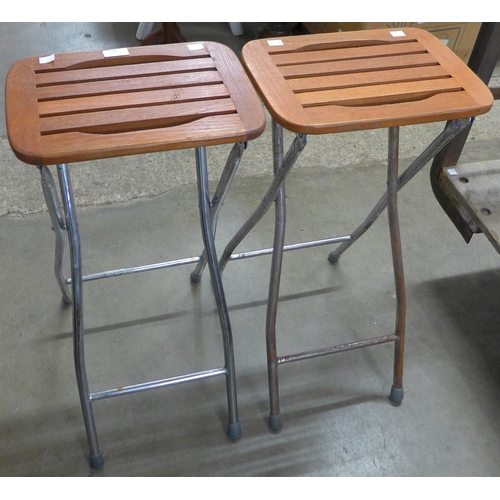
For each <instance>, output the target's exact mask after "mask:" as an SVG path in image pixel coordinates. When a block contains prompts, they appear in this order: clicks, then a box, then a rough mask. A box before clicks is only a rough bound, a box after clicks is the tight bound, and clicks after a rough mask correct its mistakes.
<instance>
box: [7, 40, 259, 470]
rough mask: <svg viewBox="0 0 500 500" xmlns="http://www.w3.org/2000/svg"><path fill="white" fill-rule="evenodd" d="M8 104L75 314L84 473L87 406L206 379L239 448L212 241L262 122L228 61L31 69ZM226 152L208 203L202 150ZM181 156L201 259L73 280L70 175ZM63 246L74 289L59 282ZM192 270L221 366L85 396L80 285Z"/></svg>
mask: <svg viewBox="0 0 500 500" xmlns="http://www.w3.org/2000/svg"><path fill="white" fill-rule="evenodd" d="M5 96H6V119H7V132H8V137H9V141H10V144H11V146H12V149H13V151H14V153H15V154H16V156H17V157H18V158H19V159H20V160H22V161H23V162H25V163H28V164H32V165H38V166H39V168H40V172H41V174H42V187H43V191H44V194H45V199H46V203H47V207H48V209H49V213H50V216H51V220H52V225H53V227H54V230H55V234H56V264H55V270H56V278H57V280H58V283H59V286H60V288H61V291H62V294H63V300H64V302H65V303H70V302H72V303H73V333H74V350H75V352H74V354H75V368H76V375H77V383H78V389H79V393H80V401H81V406H82V411H83V417H84V422H85V427H86V431H87V439H88V443H89V449H90V465H91V467H93V468H99V467H101V466H102V465H103V460H104V459H103V455H102V453H101V450H100V447H99V443H98V440H97V430H96V426H95V422H94V416H93V410H92V403H93V402H94V401H98V400H101V399H105V398H110V397H115V396H120V395H125V394H130V393H134V392H139V391H146V390H150V389H156V388H160V387H167V386H170V385H175V384H180V383H184V382H190V381H196V380H201V379H206V378H211V377H215V376H221V375H222V376H225V377H226V380H227V383H226V387H227V400H228V414H229V418H228V420H229V423H228V434H229V437H230V438H232V439H237V438H238V437H239V436H240V435H241V428H240V423H239V419H238V410H237V402H236V385H235V370H234V353H233V344H232V332H231V325H230V321H229V315H228V312H227V306H226V301H225V296H224V290H223V287H222V281H221V277H220V272H219V268H218V265H217V256H216V252H215V245H214V234H213V233H214V230H215V225H216V219H217V214H218V211H219V209H220V207H221V205H222V203H223V201H224V196H225V194H226V192H227V190H228V188H229V184H230V182H231V180H232V178H233V176H234V174H235V171H236V168H237V166H238V164H239V161H240V159H241V155H242V153H243V149H244V143H245V142H246V141H248V140H251V139H254V138H255V137H257V136H259V135H260V134H261V133H262V131H263V130H264V127H265V117H264V112H263V109H262V105H261V102H260V100H259V99H258V97H257V94H256V92H255V90H254V89H253V87H252V84H251V83H250V81H249V79H248V77H247V75H246V73H245V71H244V69H243V67H242V66H241V64H240V62H239V60H238V58H237V57H236V55H235V54H234V53H233V52H232V51H231V50H230V49H229V48H227V47H225V46H223V45H220V44H217V43H213V42H201V43H193V44H190V43H180V44H173V45H162V46H146V47H132V48H129V49H119V50H111V51H92V52H82V53H74V54H57V55H55V56H54V57H48V58H45V57H43V58H38V57H31V58H28V59H24V60H21V61H18V62H17V63H15V64H14V65H13V66H12V67H11V68H10V70H9V72H8V75H7V81H6V93H5ZM229 143H234V144H235V145H234V146H233V149H232V151H231V153H230V155H229V158H228V162H227V163H226V167H225V168H224V170H223V173H222V176H221V179H220V182H219V185H218V187H217V189H216V192H215V195H214V197H213V199H212V201H210V196H209V190H208V174H207V159H206V147H207V146H212V145H217V144H229ZM185 148H194V149H195V152H196V154H195V158H196V166H197V176H198V204H199V207H200V219H201V227H202V236H203V242H204V251H203V253H202V255H201V256H200V257H198V258H187V259H180V260H176V261H170V262H163V263H158V264H151V265H142V266H137V267H134V268H127V269H117V270H113V271H106V272H101V273H96V274H93V275H87V276H82V262H81V261H82V259H81V251H80V237H79V232H78V224H77V221H76V215H75V204H74V198H73V193H72V188H71V183H70V176H69V169H68V164H69V163H72V162H79V161H84V160H96V159H103V158H110V157H116V156H125V155H133V154H143V153H153V152H159V151H167V150H175V149H185ZM52 164H57V172H58V176H59V184H60V187H61V195H62V204H63V208H64V213H63V211H62V209H61V207H60V203H59V199H58V196H57V190H56V187H55V183H54V181H53V178H52V175H51V173H50V170H49V169H48V167H47V165H52ZM193 201H194V200H193ZM68 237H69V248H70V254H71V280H69V279H67V278H66V277H65V275H64V269H65V266H64V256H65V251H66V244H67V242H68ZM193 262H198V263H199V265H202V266H204V264H205V263H207V264H208V267H209V269H210V274H211V277H212V285H213V290H214V295H215V300H216V303H217V307H218V312H219V318H220V323H221V329H222V335H223V340H224V342H223V345H224V366H223V367H220V368H215V369H211V370H204V371H201V372H197V373H190V374H187V375H179V376H175V377H168V378H164V379H160V380H155V381H151V382H141V383H139V384H136V385H132V386H127V387H118V388H116V389H110V390H105V391H100V392H90V390H89V387H88V382H87V375H86V369H85V360H84V349H83V345H84V335H83V334H84V331H83V300H82V283H83V282H84V281H86V280H93V279H101V278H108V277H113V276H121V275H123V274H131V273H135V272H144V271H150V270H154V269H161V268H167V267H171V266H174V265H182V264H188V263H193ZM69 283H71V290H70V289H69V287H68V284H69Z"/></svg>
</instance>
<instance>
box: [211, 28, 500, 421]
mask: <svg viewBox="0 0 500 500" xmlns="http://www.w3.org/2000/svg"><path fill="white" fill-rule="evenodd" d="M242 59H243V64H244V66H245V68H246V69H247V71H248V74H249V76H250V79H251V80H252V82H253V83H254V85H255V87H256V88H257V90H258V92H259V94H260V96H261V98H262V99H263V101H264V103H265V105H266V107H267V109H268V110H269V113H270V114H271V116H272V118H273V158H274V172H275V176H274V179H273V181H272V183H271V185H270V187H269V189H268V191H267V193H266V194H265V195H264V197H263V199H262V202H261V203H260V205H259V206H258V208H257V209H256V211H255V212H254V213H253V215H252V216H251V217H250V218H249V219H248V221H247V223H245V224H244V225H243V226H242V228H241V229H240V230H239V231H238V232H237V233H236V235H235V236H234V237H233V239H232V240H231V241H230V243H229V244H228V245H227V247H226V249H225V250H224V252H223V254H222V256H221V260H220V267H221V269H223V268H224V266H225V265H226V263H227V261H228V260H229V259H230V256H231V255H232V253H233V251H234V249H235V248H236V247H237V246H238V245H239V244H240V242H241V241H242V240H243V239H244V238H245V236H246V235H247V234H248V232H249V231H250V230H251V229H252V228H253V227H254V226H255V224H257V222H258V221H259V220H260V219H261V217H262V216H263V215H264V214H265V213H266V211H267V210H268V209H269V207H270V206H271V204H272V203H273V202H274V201H275V210H276V215H275V236H274V246H273V250H272V253H273V258H272V267H271V278H270V286H269V299H268V309H267V321H266V341H267V358H268V377H269V393H270V420H269V425H270V427H271V429H273V430H275V431H278V430H280V429H281V426H282V420H281V416H280V407H279V392H278V366H279V365H281V364H284V363H289V362H294V361H300V360H304V359H310V358H314V357H317V356H323V355H327V354H333V353H337V352H342V351H346V350H350V349H356V348H360V347H365V346H370V345H376V344H382V343H386V342H394V343H395V358H394V379H393V385H392V390H391V396H390V398H391V400H392V401H393V402H395V403H398V404H399V403H400V402H401V401H402V399H403V384H402V377H403V352H404V330H405V311H406V298H405V284H404V274H403V262H402V253H401V241H400V231H399V223H398V213H397V192H398V190H399V189H401V188H402V187H403V186H404V185H405V184H406V183H407V182H408V181H409V180H410V179H411V178H412V177H413V176H414V175H415V174H416V173H417V172H418V171H419V170H420V169H421V168H422V167H423V166H424V165H425V164H426V163H427V162H428V161H429V160H430V159H431V158H432V157H433V156H434V155H435V154H436V153H437V152H438V151H440V150H441V149H442V148H443V147H444V146H445V145H446V144H447V143H448V142H449V141H450V140H451V139H452V138H453V137H454V136H455V135H456V134H457V133H458V132H459V131H460V130H462V129H463V128H464V127H465V126H466V125H467V124H468V123H469V122H470V118H471V117H473V116H475V115H479V114H481V113H486V112H487V111H488V110H489V109H490V108H491V106H492V103H493V99H492V95H491V92H490V91H489V90H488V88H487V87H486V85H484V84H483V82H482V81H481V80H480V79H479V78H478V77H477V76H476V75H475V74H474V73H473V72H472V71H471V70H470V69H469V68H467V66H466V65H465V64H464V63H463V62H462V61H461V60H460V59H459V58H458V57H457V56H456V55H455V54H453V52H452V51H451V50H449V49H448V48H447V47H445V46H444V45H443V43H442V42H441V41H439V40H438V39H437V38H435V37H434V36H433V35H431V34H429V33H427V32H426V31H423V30H419V29H403V30H370V31H360V32H344V33H325V34H319V35H303V36H295V37H285V38H283V39H277V38H275V39H262V40H255V41H251V42H249V43H247V44H246V45H245V47H244V48H243V52H242ZM436 121H448V123H447V125H446V127H445V129H444V131H443V132H442V133H441V134H440V135H439V136H438V137H437V138H436V139H435V141H433V143H432V144H431V145H429V147H428V148H426V150H425V151H424V152H423V153H422V154H421V155H420V156H419V157H418V158H417V159H416V160H415V161H414V162H413V163H412V165H410V166H409V167H408V169H407V170H406V171H405V172H404V173H403V174H401V176H399V178H398V145H399V127H400V126H403V125H414V124H425V123H429V122H436ZM283 128H286V129H288V130H290V131H292V132H294V133H295V134H296V138H295V140H294V141H293V143H292V145H291V147H290V149H289V151H288V153H287V155H286V156H285V157H284V155H283ZM375 128H388V129H389V155H388V174H387V182H388V189H387V192H386V193H384V195H383V196H382V198H381V199H380V201H379V202H378V203H377V205H376V206H375V207H374V208H373V210H372V211H371V212H370V214H369V215H368V216H367V218H366V219H365V220H364V221H363V222H362V224H361V225H360V226H359V227H358V228H357V229H356V230H355V231H353V232H352V233H351V234H349V235H346V236H339V237H332V238H327V239H322V240H317V241H310V242H305V243H297V244H293V245H287V246H284V231H285V195H284V180H285V178H286V176H287V174H288V172H289V171H290V169H291V168H292V166H293V165H294V163H295V162H296V160H297V158H298V156H299V155H300V152H301V151H302V149H303V148H304V147H305V145H306V137H307V134H331V133H337V132H351V131H358V130H366V129H375ZM386 206H387V207H388V215H389V225H390V239H391V248H392V257H393V266H394V275H395V286H396V297H397V307H396V326H395V330H394V333H392V332H389V333H388V334H387V335H384V336H381V337H376V338H371V339H367V340H363V341H356V342H351V343H346V344H341V345H334V346H330V347H326V348H323V349H316V350H311V351H306V352H301V353H295V354H288V355H278V353H277V346H276V317H277V309H278V297H279V283H280V275H281V263H282V255H283V251H286V250H295V249H298V248H308V247H312V246H317V245H325V244H333V243H341V245H340V246H339V247H338V248H337V249H336V250H334V251H332V252H331V253H330V255H329V260H330V262H332V263H335V262H337V261H338V259H339V258H340V255H341V254H342V253H343V252H344V251H345V250H346V249H347V248H349V246H350V245H352V244H353V243H354V242H355V241H356V240H357V239H358V238H359V237H360V236H361V235H362V234H364V232H365V231H367V230H368V228H369V227H371V225H372V224H373V223H374V222H375V220H376V219H377V218H378V216H379V215H380V214H381V213H382V211H383V210H384V209H385V207H386ZM257 254H259V253H258V252H256V255H257Z"/></svg>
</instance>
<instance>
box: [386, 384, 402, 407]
mask: <svg viewBox="0 0 500 500" xmlns="http://www.w3.org/2000/svg"><path fill="white" fill-rule="evenodd" d="M403 397H404V393H403V388H402V387H401V389H396V388H395V387H392V388H391V395H390V396H389V399H390V400H391V401H392V402H393V403H394V404H395V405H397V406H399V405H400V404H401V401H403Z"/></svg>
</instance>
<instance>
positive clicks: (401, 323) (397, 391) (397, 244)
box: [387, 127, 406, 404]
mask: <svg viewBox="0 0 500 500" xmlns="http://www.w3.org/2000/svg"><path fill="white" fill-rule="evenodd" d="M398 150H399V127H391V128H390V129H389V162H388V163H389V165H388V169H387V213H388V216H389V232H390V238H391V250H392V262H393V266H394V280H395V285H396V330H395V334H396V337H397V340H396V341H395V343H394V380H393V385H392V389H391V395H390V399H391V401H392V402H394V403H396V404H399V403H401V401H402V400H403V360H404V335H405V321H406V292H405V279H404V270H403V254H402V249H401V233H400V229H399V217H398V206H397V195H398V161H399V151H398Z"/></svg>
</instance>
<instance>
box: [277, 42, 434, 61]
mask: <svg viewBox="0 0 500 500" xmlns="http://www.w3.org/2000/svg"><path fill="white" fill-rule="evenodd" d="M426 52H427V51H426V49H425V48H424V47H423V46H422V44H420V43H419V42H410V43H399V44H397V45H393V44H390V45H389V44H384V45H371V46H366V47H361V48H359V47H349V48H343V49H329V50H312V51H311V50H308V51H304V52H292V53H287V54H276V55H271V59H272V61H273V62H274V64H276V66H286V65H291V64H311V63H314V62H322V61H342V60H346V59H363V58H368V57H382V56H386V55H392V56H394V55H407V54H425V53H426Z"/></svg>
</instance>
